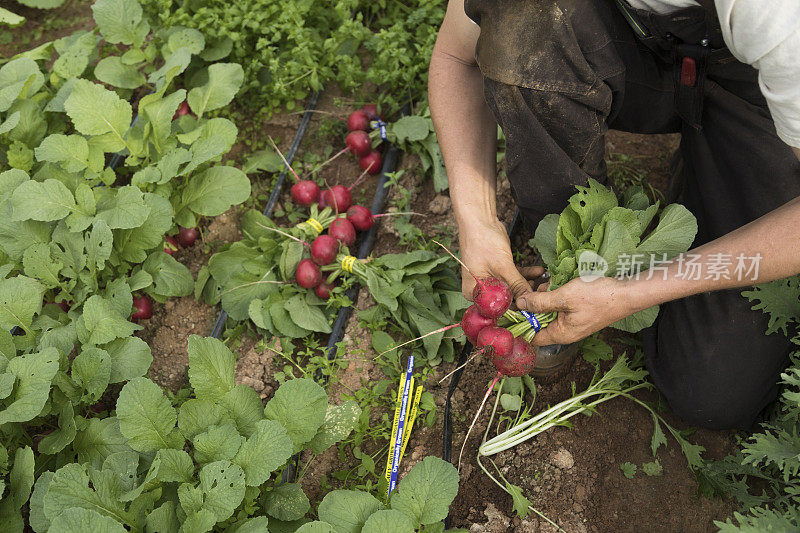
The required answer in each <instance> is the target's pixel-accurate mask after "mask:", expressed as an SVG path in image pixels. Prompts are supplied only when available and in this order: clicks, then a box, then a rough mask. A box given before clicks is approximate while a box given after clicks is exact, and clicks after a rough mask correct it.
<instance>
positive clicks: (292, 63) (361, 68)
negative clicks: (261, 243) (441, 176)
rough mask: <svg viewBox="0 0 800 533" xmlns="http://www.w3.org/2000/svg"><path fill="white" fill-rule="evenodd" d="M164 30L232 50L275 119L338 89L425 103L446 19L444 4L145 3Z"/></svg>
mask: <svg viewBox="0 0 800 533" xmlns="http://www.w3.org/2000/svg"><path fill="white" fill-rule="evenodd" d="M143 5H144V6H145V9H146V10H147V12H148V13H149V14H150V15H151V17H152V18H153V19H154V20H158V21H159V24H160V25H162V26H164V27H168V28H171V27H176V26H184V27H190V28H195V29H199V30H202V31H204V32H205V33H206V35H207V36H208V37H209V39H210V40H211V41H212V42H213V43H214V46H215V48H217V49H224V50H227V51H230V52H231V57H232V58H233V59H234V60H235V61H237V62H238V63H240V64H242V66H243V67H244V70H245V80H246V81H245V87H244V89H245V92H246V93H247V94H248V96H249V98H250V100H249V103H251V104H252V105H253V106H256V109H262V110H264V111H266V112H267V113H272V112H274V111H277V110H279V109H281V108H284V107H285V108H287V109H289V110H291V109H293V108H294V106H295V102H296V101H297V100H300V99H303V98H305V97H306V96H308V95H309V94H310V93H311V92H312V91H315V90H320V89H321V88H322V87H323V85H326V84H337V85H339V86H340V87H341V88H342V89H344V90H347V91H352V90H354V89H356V90H357V89H360V88H361V86H362V85H363V84H365V83H370V84H374V85H377V86H379V87H380V88H381V90H382V91H383V92H384V96H383V100H385V101H386V102H389V103H391V104H392V106H393V107H395V108H399V102H401V101H405V100H407V99H409V98H411V99H417V98H422V97H423V95H424V92H425V88H426V83H427V82H426V76H427V65H428V59H429V58H430V54H431V51H432V49H433V44H434V42H435V38H436V33H437V31H438V28H439V25H440V24H441V21H442V18H443V17H444V3H443V2H439V1H434V2H428V1H423V0H413V1H411V2H404V3H399V2H363V1H359V0H337V1H334V2H324V3H315V2H307V1H304V0H290V1H287V2H282V3H275V2H271V1H268V0H245V1H244V2H239V3H236V4H231V3H230V2H223V1H221V0H213V1H206V2H184V1H179V0H145V1H144V2H143Z"/></svg>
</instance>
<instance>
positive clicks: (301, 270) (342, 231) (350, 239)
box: [295, 188, 383, 300]
mask: <svg viewBox="0 0 800 533" xmlns="http://www.w3.org/2000/svg"><path fill="white" fill-rule="evenodd" d="M345 189H346V188H345ZM348 194H349V191H348ZM380 216H383V215H373V214H372V211H370V210H369V209H367V208H366V207H364V206H360V205H353V206H351V205H349V204H347V215H346V216H344V217H340V218H337V219H336V220H334V221H333V222H331V225H330V226H329V227H328V233H323V234H320V235H318V236H317V237H316V238H315V239H314V240H313V241H312V242H311V244H308V243H307V242H305V241H300V242H302V244H303V245H304V246H305V247H306V248H308V250H309V255H310V256H311V258H310V259H302V260H301V261H300V262H299V263H298V264H297V269H296V270H295V281H296V282H297V284H298V285H300V286H301V287H303V288H305V289H314V293H315V294H316V295H317V296H318V297H320V298H322V299H323V300H327V299H328V298H330V296H331V290H333V287H334V285H331V284H329V283H328V282H326V281H325V280H324V279H323V276H322V270H321V269H320V267H323V266H326V265H330V264H331V263H333V262H334V261H335V260H336V256H337V254H338V253H339V247H340V246H342V245H343V246H346V247H347V248H350V247H352V246H353V244H355V242H356V232H357V231H367V230H369V229H370V228H371V227H372V226H373V224H375V219H376V218H378V217H380ZM298 240H299V239H298Z"/></svg>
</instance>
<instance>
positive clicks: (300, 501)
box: [264, 483, 311, 521]
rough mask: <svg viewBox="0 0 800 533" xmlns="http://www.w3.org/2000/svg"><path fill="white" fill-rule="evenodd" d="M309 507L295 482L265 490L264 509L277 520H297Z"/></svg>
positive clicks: (300, 488)
mask: <svg viewBox="0 0 800 533" xmlns="http://www.w3.org/2000/svg"><path fill="white" fill-rule="evenodd" d="M309 509H311V504H310V503H309V501H308V497H307V496H306V494H305V493H304V492H303V489H302V487H301V486H300V485H298V484H297V483H283V484H282V485H278V486H277V487H275V488H273V489H272V490H271V491H269V492H267V495H266V497H265V499H264V510H265V511H266V512H267V514H268V515H270V516H274V517H275V518H277V519H278V520H285V521H291V520H299V519H300V518H303V517H304V516H305V515H306V513H307V512H308V511H309Z"/></svg>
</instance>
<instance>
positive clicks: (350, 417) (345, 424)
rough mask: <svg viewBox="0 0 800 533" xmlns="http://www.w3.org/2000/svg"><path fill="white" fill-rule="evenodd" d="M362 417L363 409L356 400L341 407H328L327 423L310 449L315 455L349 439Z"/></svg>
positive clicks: (349, 401) (310, 445) (315, 437)
mask: <svg viewBox="0 0 800 533" xmlns="http://www.w3.org/2000/svg"><path fill="white" fill-rule="evenodd" d="M359 416H361V408H360V407H359V406H358V403H357V402H356V401H355V400H348V401H346V402H344V403H343V404H341V405H331V406H328V411H327V413H326V414H325V421H324V422H323V423H322V426H320V428H319V429H318V430H317V434H316V435H314V438H313V439H311V442H310V443H309V448H311V451H312V452H314V453H317V454H319V453H322V452H324V451H325V450H327V449H328V448H330V447H331V446H333V445H334V444H336V443H337V442H339V441H341V440H342V439H344V438H345V437H347V436H348V435H349V434H350V432H352V431H353V428H354V427H355V425H356V421H357V420H358V417H359Z"/></svg>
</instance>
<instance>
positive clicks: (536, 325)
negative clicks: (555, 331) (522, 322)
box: [519, 311, 542, 333]
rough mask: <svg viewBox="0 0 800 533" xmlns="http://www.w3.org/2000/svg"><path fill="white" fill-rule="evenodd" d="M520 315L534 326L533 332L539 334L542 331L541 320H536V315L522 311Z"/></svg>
mask: <svg viewBox="0 0 800 533" xmlns="http://www.w3.org/2000/svg"><path fill="white" fill-rule="evenodd" d="M519 314H521V315H522V316H524V317H525V319H526V320H527V321H528V322H529V323H530V325H531V326H533V331H535V332H537V333H538V332H539V330H540V329H542V324H541V323H540V322H539V320H538V319H537V318H536V315H534V314H533V313H529V312H527V311H520V312H519Z"/></svg>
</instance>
